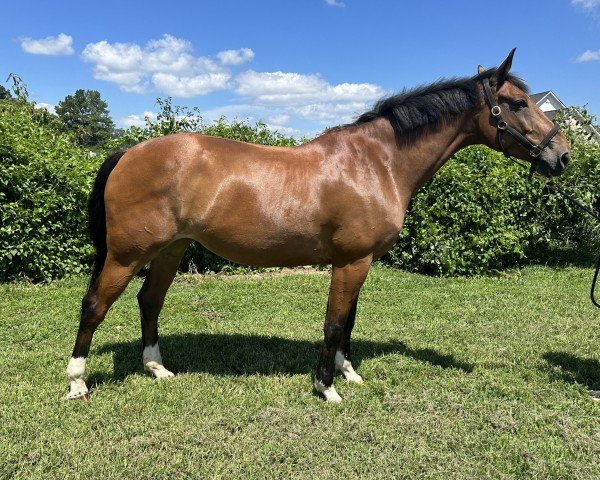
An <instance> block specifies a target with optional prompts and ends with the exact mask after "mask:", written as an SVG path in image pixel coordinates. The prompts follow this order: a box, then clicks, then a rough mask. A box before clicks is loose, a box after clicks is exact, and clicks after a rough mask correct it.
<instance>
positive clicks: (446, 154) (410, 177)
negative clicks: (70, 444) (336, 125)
mask: <svg viewBox="0 0 600 480" xmlns="http://www.w3.org/2000/svg"><path fill="white" fill-rule="evenodd" d="M473 120H474V117H473V112H465V113H463V114H462V115H458V116H456V117H454V118H451V119H449V120H447V121H445V122H444V123H443V124H442V125H441V126H440V127H439V128H436V129H432V130H430V131H427V132H425V133H424V134H422V135H421V136H420V137H419V138H417V139H416V140H414V141H413V142H410V143H408V144H406V145H400V146H398V147H397V148H396V150H395V155H394V161H393V165H394V167H393V174H394V177H395V180H396V184H397V185H398V188H399V189H400V190H401V191H400V193H401V194H404V195H402V196H403V197H405V196H406V194H407V193H408V195H409V198H410V197H412V195H414V193H415V192H416V191H417V190H418V189H419V188H420V187H421V186H422V185H423V184H424V183H425V182H427V181H428V180H429V179H430V178H431V177H432V176H433V175H434V174H435V173H436V172H437V171H438V170H439V169H440V168H441V167H442V166H443V165H444V163H446V161H447V160H448V159H449V158H450V157H451V156H452V155H453V154H454V153H456V152H457V151H458V150H460V149H461V148H464V147H466V146H467V145H472V144H475V143H478V140H477V137H476V135H475V134H474V133H473V132H474V130H475V129H474V128H473V125H474V121H473ZM388 135H389V133H388ZM388 141H393V142H395V138H393V139H388Z"/></svg>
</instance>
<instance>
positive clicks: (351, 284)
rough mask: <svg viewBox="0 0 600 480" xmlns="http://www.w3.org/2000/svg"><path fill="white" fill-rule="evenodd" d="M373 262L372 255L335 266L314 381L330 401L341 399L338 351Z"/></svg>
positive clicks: (316, 388)
mask: <svg viewBox="0 0 600 480" xmlns="http://www.w3.org/2000/svg"><path fill="white" fill-rule="evenodd" d="M371 262H372V257H371V256H369V257H366V258H363V259H360V260H357V261H354V262H351V263H347V264H345V265H334V266H333V271H332V275H331V285H330V287H329V298H328V301H327V314H326V316H325V327H324V340H325V341H324V344H323V348H322V350H321V357H320V360H319V365H318V367H317V371H316V374H315V381H314V386H315V390H317V391H318V392H319V393H321V394H322V395H323V396H324V397H325V400H327V401H328V402H335V403H339V402H341V401H342V398H341V397H340V396H339V395H338V393H337V392H336V390H335V387H334V386H333V375H334V372H335V363H336V362H335V359H336V353H337V351H338V348H339V347H340V345H341V342H342V340H343V339H344V338H345V328H346V324H347V322H348V320H349V317H350V314H351V312H352V310H353V306H355V304H356V299H357V298H358V293H359V292H360V288H361V287H362V284H363V283H364V281H365V279H366V278H367V273H368V272H369V268H370V266H371ZM354 310H355V309H354ZM354 313H356V312H354ZM348 339H349V337H348ZM348 341H349V340H348ZM342 366H343V363H342ZM350 368H351V366H350ZM352 371H354V370H352Z"/></svg>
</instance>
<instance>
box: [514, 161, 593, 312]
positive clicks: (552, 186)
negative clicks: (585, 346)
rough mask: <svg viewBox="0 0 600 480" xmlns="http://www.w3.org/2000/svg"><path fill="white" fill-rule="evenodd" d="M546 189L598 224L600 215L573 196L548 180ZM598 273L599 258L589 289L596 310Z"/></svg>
mask: <svg viewBox="0 0 600 480" xmlns="http://www.w3.org/2000/svg"><path fill="white" fill-rule="evenodd" d="M505 156H506V158H508V159H509V160H511V161H513V162H514V163H516V164H517V165H520V166H521V167H523V168H529V167H528V166H527V165H525V164H523V163H521V162H519V161H518V160H516V159H514V158H513V157H511V156H510V155H505ZM532 176H533V173H530V175H529V178H530V179H531V177H532ZM546 187H548V190H550V191H552V192H554V193H558V194H559V195H561V196H562V197H563V198H566V199H567V200H569V201H570V202H571V203H572V204H573V205H576V206H577V207H579V208H580V209H581V210H583V211H584V212H585V213H587V214H588V215H590V216H591V217H593V218H594V219H595V220H596V221H597V222H599V223H600V215H598V213H596V212H594V211H593V210H592V209H591V208H590V207H588V206H586V205H584V204H583V203H581V202H580V201H579V200H577V199H576V198H575V197H574V196H573V195H570V194H569V193H567V192H565V191H564V190H563V189H562V188H560V187H557V186H556V185H555V184H554V182H552V180H548V181H547V182H546ZM599 271H600V257H598V260H597V261H596V271H595V272H594V278H593V279H592V287H591V289H590V300H591V301H592V303H593V304H594V305H595V306H596V307H598V308H600V303H598V301H597V300H596V295H595V293H596V282H597V281H598V272H599Z"/></svg>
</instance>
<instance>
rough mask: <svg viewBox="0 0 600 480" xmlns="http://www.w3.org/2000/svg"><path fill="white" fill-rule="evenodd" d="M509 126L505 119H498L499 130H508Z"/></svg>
mask: <svg viewBox="0 0 600 480" xmlns="http://www.w3.org/2000/svg"><path fill="white" fill-rule="evenodd" d="M507 126H508V125H507V124H506V122H505V121H504V120H498V130H506V127H507Z"/></svg>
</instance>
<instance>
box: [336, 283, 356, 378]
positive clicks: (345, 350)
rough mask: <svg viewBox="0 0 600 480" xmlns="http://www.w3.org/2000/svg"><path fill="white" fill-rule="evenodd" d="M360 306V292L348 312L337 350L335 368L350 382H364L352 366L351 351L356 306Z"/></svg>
mask: <svg viewBox="0 0 600 480" xmlns="http://www.w3.org/2000/svg"><path fill="white" fill-rule="evenodd" d="M357 306H358V294H357V296H356V299H355V300H354V304H353V305H352V308H351V309H350V313H349V314H348V319H347V320H346V325H345V326H344V332H343V333H342V339H341V341H340V346H339V348H338V350H337V352H335V368H336V370H339V371H340V372H342V375H344V378H345V379H346V380H348V381H349V382H354V383H363V379H362V377H361V376H360V375H359V374H358V373H356V371H355V370H354V367H353V366H352V354H351V352H350V336H351V335H352V329H353V328H354V320H355V318H356V308H357Z"/></svg>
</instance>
